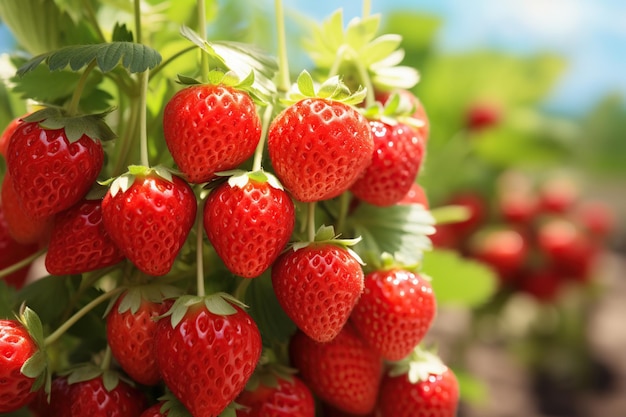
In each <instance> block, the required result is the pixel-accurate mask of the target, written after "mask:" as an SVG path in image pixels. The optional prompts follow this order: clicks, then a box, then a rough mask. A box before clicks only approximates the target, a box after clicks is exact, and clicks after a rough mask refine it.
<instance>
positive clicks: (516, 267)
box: [469, 227, 529, 283]
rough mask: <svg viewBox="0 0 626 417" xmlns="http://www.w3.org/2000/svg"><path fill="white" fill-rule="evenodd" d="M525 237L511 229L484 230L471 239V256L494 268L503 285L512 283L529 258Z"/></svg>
mask: <svg viewBox="0 0 626 417" xmlns="http://www.w3.org/2000/svg"><path fill="white" fill-rule="evenodd" d="M528 253H529V249H528V244H527V242H526V239H525V238H524V236H523V235H522V234H521V233H520V232H518V231H517V230H515V229H513V228H509V227H501V228H484V229H482V230H479V231H477V232H476V233H474V234H473V235H472V236H471V237H470V241H469V254H470V255H471V256H472V257H473V258H475V259H477V260H479V261H481V262H483V263H485V264H487V265H489V266H490V267H492V268H493V269H494V270H495V272H496V273H497V274H498V277H499V279H500V281H501V283H505V282H509V281H511V280H512V279H513V278H514V277H515V275H516V274H517V273H518V272H519V271H520V270H521V269H522V267H523V266H524V264H525V263H526V261H527V258H528Z"/></svg>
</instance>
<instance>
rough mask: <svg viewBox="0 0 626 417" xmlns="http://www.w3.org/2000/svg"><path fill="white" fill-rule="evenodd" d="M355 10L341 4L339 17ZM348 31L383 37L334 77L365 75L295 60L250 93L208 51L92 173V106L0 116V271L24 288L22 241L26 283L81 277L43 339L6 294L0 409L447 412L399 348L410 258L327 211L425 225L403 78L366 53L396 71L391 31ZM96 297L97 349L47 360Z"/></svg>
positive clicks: (98, 132)
mask: <svg viewBox="0 0 626 417" xmlns="http://www.w3.org/2000/svg"><path fill="white" fill-rule="evenodd" d="M335 21H336V19H335ZM372 22H374V23H376V20H371V19H370V20H368V21H366V22H365V23H359V20H358V19H357V20H356V21H353V23H352V27H351V28H352V29H351V30H355V29H354V25H359V24H361V25H362V26H360V27H359V28H360V29H359V30H361V29H364V28H368V27H371V26H372V25H371V23H372ZM374 26H376V25H374ZM349 29H350V28H349ZM357 32H358V30H357ZM346 39H350V37H347V38H346ZM353 40H354V39H353ZM390 40H391V42H390ZM367 41H370V42H372V44H375V45H377V48H378V49H377V50H380V49H381V45H384V43H383V41H385V42H387V43H389V45H386V46H385V47H384V48H383V50H387V49H389V55H390V56H393V57H394V58H392V59H385V58H386V57H381V58H380V59H379V60H373V61H372V62H370V64H371V68H369V67H368V68H366V69H365V71H360V72H359V71H356V70H355V69H353V71H355V73H348V72H347V73H346V74H342V75H343V76H344V77H345V78H346V79H349V80H358V79H359V77H360V78H361V79H360V84H365V85H367V86H368V87H369V88H370V90H369V92H368V90H367V89H366V88H362V87H361V86H360V85H359V86H357V87H355V86H349V85H347V84H345V83H344V82H343V81H342V79H341V78H340V77H338V76H330V77H329V78H328V79H327V80H319V79H317V78H316V79H314V78H313V76H311V75H310V74H309V73H308V72H306V71H303V72H302V73H301V74H300V76H299V78H298V82H297V88H295V89H294V90H292V91H291V92H289V93H284V94H283V93H279V92H278V91H279V89H275V91H273V92H272V94H269V95H268V94H266V92H265V91H263V89H262V88H260V86H259V85H258V84H256V83H255V81H254V75H255V72H254V67H250V68H248V70H249V74H250V77H249V78H245V79H242V77H239V76H238V74H237V73H236V72H235V71H233V70H230V68H229V67H228V65H227V64H228V59H226V58H224V57H221V56H220V57H219V60H217V61H218V62H221V63H222V64H224V65H223V67H220V68H217V69H214V70H212V71H211V72H210V73H207V74H204V78H205V79H204V80H203V82H201V83H196V82H189V80H186V81H188V84H189V85H184V86H177V91H175V92H173V93H172V94H171V96H170V97H168V100H167V103H166V104H165V107H164V111H163V116H162V129H161V132H160V133H162V139H161V136H158V139H157V138H150V139H151V140H152V141H153V142H148V138H146V137H145V136H144V137H143V138H142V139H143V140H145V142H144V143H142V146H143V148H142V161H141V162H142V163H141V164H134V163H126V162H129V161H123V162H122V163H123V164H124V165H125V166H126V172H123V173H120V174H119V175H114V176H113V177H111V178H108V179H107V178H102V177H103V173H105V172H109V170H108V169H109V167H108V165H107V164H117V163H119V161H115V160H114V158H115V157H116V155H119V153H117V152H116V148H114V147H109V146H108V144H103V141H107V140H109V139H112V138H113V136H115V135H114V134H113V129H112V128H110V127H109V126H108V124H107V116H108V113H103V114H98V115H91V114H89V115H81V114H77V113H76V112H75V109H73V108H71V109H65V108H64V109H59V108H56V107H45V108H44V109H43V110H39V111H35V112H33V113H32V114H29V115H25V116H24V117H22V118H20V119H19V120H16V121H15V123H13V124H12V125H11V126H9V127H8V128H7V129H6V131H5V134H4V135H3V136H2V140H1V141H0V144H1V145H2V146H0V149H1V150H2V155H3V157H4V158H5V159H6V167H7V171H6V174H5V175H4V177H3V180H2V200H1V204H0V245H2V246H1V248H2V251H1V252H0V268H2V273H3V276H4V278H5V280H6V283H7V284H10V285H12V286H14V287H16V288H20V287H22V286H23V285H27V284H28V283H27V282H26V281H25V279H26V274H27V273H28V272H29V270H28V267H29V266H30V262H32V261H33V259H34V258H35V257H36V256H38V255H39V256H42V257H43V260H44V268H45V272H43V275H44V276H45V277H44V278H46V279H55V278H59V279H60V277H62V276H74V275H79V276H81V277H82V280H83V281H82V283H81V286H83V285H84V286H85V287H87V288H90V287H93V288H91V289H98V290H99V291H101V292H96V294H98V295H97V296H94V297H93V298H92V299H91V300H90V302H89V303H87V304H86V305H84V306H83V308H82V309H79V310H78V311H76V312H74V315H72V316H71V317H70V318H69V319H68V320H67V321H66V322H64V323H63V324H61V325H60V326H59V327H58V328H57V329H56V330H55V331H53V332H51V333H50V334H49V335H48V336H46V337H44V334H45V331H44V328H46V329H45V330H46V331H47V330H48V329H47V326H46V325H44V324H42V321H41V319H40V318H39V317H38V316H37V314H36V313H35V312H34V311H32V310H30V309H29V308H28V307H25V306H22V308H21V309H20V311H19V313H18V318H16V319H12V320H11V319H10V320H2V321H0V352H3V354H2V355H0V360H1V361H2V366H1V367H0V393H1V395H0V412H1V413H5V412H11V411H14V410H17V409H19V408H21V407H24V406H28V407H29V408H30V410H31V411H32V413H34V414H35V415H37V416H52V417H55V416H77V417H78V416H84V415H95V416H99V415H111V416H123V417H126V416H128V417H135V416H140V415H141V416H165V415H167V416H170V417H174V416H177V415H192V416H194V417H209V416H217V415H231V416H234V415H237V416H270V415H271V416H276V415H290V416H302V417H312V416H313V415H314V414H315V410H316V407H317V408H318V409H319V408H320V407H323V408H326V409H328V410H329V413H347V414H350V415H373V414H374V413H376V415H380V416H383V417H387V416H389V417H391V416H394V417H397V416H400V417H401V416H409V415H410V416H438V417H453V416H454V415H455V413H456V405H457V401H458V397H459V389H458V383H457V381H456V378H455V376H454V374H453V372H452V371H451V370H450V369H449V368H448V367H446V366H445V365H444V364H443V363H442V362H441V361H440V360H439V358H437V357H436V355H434V354H433V353H431V352H426V351H424V350H423V349H422V347H421V344H422V340H423V339H424V337H425V335H426V333H427V332H428V331H429V329H430V327H431V325H432V322H433V320H434V317H435V314H436V299H435V294H434V293H433V290H432V287H431V285H430V278H429V277H427V276H425V275H424V274H422V273H421V272H420V266H421V265H420V262H419V261H420V253H414V254H413V255H414V256H415V258H413V259H403V258H402V256H399V255H397V254H395V253H387V252H386V251H383V250H376V249H375V248H377V246H376V241H375V240H376V239H375V237H372V236H370V237H367V236H366V237H363V236H360V235H357V233H356V231H357V230H359V229H358V228H356V227H355V226H354V224H353V223H350V221H349V220H350V216H351V215H352V214H353V213H355V212H357V211H359V210H362V208H363V207H364V206H365V207H375V208H376V209H378V210H381V211H380V212H381V213H384V212H385V211H384V210H386V209H397V208H398V207H399V208H400V209H399V211H400V212H401V213H413V214H414V215H415V213H417V214H419V216H417V217H418V218H420V219H426V221H425V224H418V226H419V227H417V228H414V229H415V230H416V231H414V232H413V234H414V236H413V237H414V239H409V240H415V241H423V240H424V239H426V240H427V237H426V235H428V234H429V233H431V232H432V221H431V220H430V216H429V214H428V210H427V207H426V203H425V200H424V199H423V190H421V189H419V187H418V186H417V184H416V180H417V177H418V174H419V171H420V168H421V166H422V162H423V160H424V157H425V153H426V143H427V138H428V129H429V126H428V120H427V118H426V115H425V110H424V108H423V106H422V104H421V103H420V102H419V100H418V99H417V98H416V97H415V96H414V95H413V94H412V93H411V92H410V91H409V90H408V88H410V87H412V85H408V86H405V85H404V83H406V82H407V81H406V79H405V78H400V79H399V80H400V81H397V78H394V79H395V80H396V84H394V83H387V84H385V83H384V82H382V81H381V80H382V78H381V77H377V75H378V74H377V73H376V69H377V68H380V65H378V66H376V65H375V64H378V63H379V62H382V61H384V62H386V63H387V64H388V65H389V64H390V63H391V66H392V69H395V70H400V71H402V70H404V71H405V73H406V69H403V68H402V67H399V66H397V65H395V64H397V63H398V62H396V61H397V56H398V54H392V52H393V51H394V50H395V48H396V46H397V43H398V40H397V39H396V38H385V39H383V40H378V41H376V40H372V39H367ZM200 43H201V44H202V46H203V47H204V48H205V49H206V45H205V44H204V43H202V42H200ZM359 44H360V41H359ZM347 45H348V46H350V45H349V44H347ZM344 49H345V48H344ZM363 49H364V50H367V48H364V47H363ZM238 51H239V50H238ZM212 53H214V54H215V53H216V52H215V50H214V49H212ZM316 56H317V57H318V58H319V54H318V55H316ZM213 58H215V55H214V56H213ZM346 59H347V60H348V61H351V60H352V59H353V57H352V56H348V57H347V58H346ZM95 62H96V61H94V65H96V64H95ZM394 63H395V64H394ZM218 66H219V65H218ZM319 66H320V67H321V68H322V69H323V65H322V64H319ZM340 67H341V65H340ZM385 69H386V70H389V69H390V68H385ZM370 70H371V74H370V73H369V72H368V71H370ZM364 73H365V74H370V75H367V77H366V78H364V75H363V74H364ZM408 74H412V72H410V71H409V72H408ZM369 77H371V79H370V78H369ZM392 78H393V77H392ZM183 80H184V79H183V78H182V77H181V81H183ZM376 80H378V83H376V82H375V81H376ZM320 81H321V82H320ZM409 82H410V80H409ZM143 94H146V91H145V90H144V91H143ZM364 97H367V98H366V100H365V103H362V101H363V99H364ZM144 98H145V97H144ZM159 139H160V140H163V141H164V143H165V146H166V153H167V156H166V157H163V155H160V160H165V161H171V163H170V164H167V163H165V164H159V165H155V166H152V165H150V164H149V159H150V158H149V155H150V154H149V149H150V148H151V146H152V147H158V145H156V144H155V143H156V141H157V140H159ZM265 144H267V149H265ZM169 158H171V160H170V159H169ZM414 217H415V216H414ZM318 223H323V225H322V226H320V227H318V226H317V224H318ZM194 226H195V227H194ZM414 229H411V228H409V230H410V231H413V230H414ZM402 230H403V232H404V229H402ZM386 232H387V233H389V234H391V235H392V237H393V232H394V229H393V228H392V227H390V230H388V231H386ZM344 236H352V237H351V238H345V237H344ZM404 236H405V237H406V233H405V235H404ZM362 240H363V241H365V243H367V244H366V245H359V243H360V242H361V241H362ZM398 241H399V239H398ZM205 262H208V266H207V268H206V269H205V268H204V264H205ZM24 267H26V269H24ZM31 272H32V273H35V274H36V273H38V271H35V270H32V271H31ZM31 275H32V274H31ZM38 278H39V279H42V277H38ZM194 278H195V280H194ZM257 280H266V281H267V282H268V283H269V285H270V286H271V288H272V297H266V298H265V299H264V300H263V302H264V303H267V304H268V305H269V304H272V303H275V304H278V306H279V308H280V309H281V310H282V312H283V313H284V314H285V315H286V317H287V318H288V320H289V322H290V324H291V326H292V327H290V329H288V331H289V335H288V338H287V340H283V341H278V342H277V340H275V338H273V337H271V335H269V334H267V333H264V332H263V329H262V328H261V327H260V326H259V325H258V324H257V322H256V321H255V318H254V317H253V316H252V315H251V314H249V313H248V308H249V307H248V305H247V304H246V300H247V297H246V289H247V288H248V286H250V285H252V284H251V282H252V281H257ZM205 285H206V288H205ZM107 300H108V301H109V305H108V307H107V309H106V312H105V319H104V320H105V321H106V326H105V327H106V334H105V335H103V338H104V339H105V342H106V343H105V345H106V347H105V349H103V351H104V353H101V352H98V351H95V352H92V353H93V354H94V356H95V359H94V360H91V361H89V362H87V363H85V362H79V363H73V362H72V360H71V357H70V356H69V355H68V357H66V358H65V359H66V360H65V361H61V362H59V363H57V362H52V361H49V357H50V356H51V355H50V354H49V351H50V350H52V349H57V348H58V343H59V340H60V339H62V338H63V337H64V333H65V332H66V331H67V330H68V328H69V327H71V326H72V325H73V324H75V323H76V321H78V320H80V317H82V316H83V315H84V314H86V313H87V312H88V311H89V309H91V308H94V306H96V305H98V304H99V303H102V302H104V301H107ZM255 308H256V309H257V311H259V310H260V311H262V310H263V306H262V305H261V306H258V305H257V306H255ZM45 324H47V323H45ZM68 343H71V342H68ZM82 348H83V349H88V348H89V347H88V346H84V347H82ZM65 362H69V363H65ZM155 393H158V394H156V395H155ZM331 410H332V411H331Z"/></svg>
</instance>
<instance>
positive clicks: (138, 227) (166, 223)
mask: <svg viewBox="0 0 626 417" xmlns="http://www.w3.org/2000/svg"><path fill="white" fill-rule="evenodd" d="M196 210H197V207H196V198H195V195H194V193H193V190H192V189H191V187H190V186H189V185H188V184H187V183H186V182H185V181H183V180H182V179H181V178H180V177H177V176H175V175H172V174H171V173H170V172H169V171H166V170H164V169H161V168H160V167H157V168H145V167H139V166H132V167H130V171H129V172H128V173H127V174H124V175H122V176H121V177H119V178H118V179H116V180H115V181H114V182H113V183H112V184H111V187H110V188H109V191H108V192H107V194H106V195H105V196H104V199H103V200H102V221H103V223H104V227H105V230H106V231H107V232H108V234H109V236H110V237H111V240H113V242H115V243H116V244H117V246H118V247H119V248H120V250H121V251H122V252H123V253H124V255H125V256H126V257H127V258H128V259H129V260H130V261H131V262H132V263H133V264H135V266H136V267H137V268H139V269H140V270H141V271H143V272H144V273H146V274H149V275H153V276H159V275H164V274H166V273H167V272H169V271H170V269H171V268H172V266H173V264H174V261H175V259H176V256H178V252H179V251H180V249H181V247H182V246H183V244H184V243H185V241H186V239H187V236H188V235H189V231H190V230H191V227H192V226H193V224H194V221H195V217H196Z"/></svg>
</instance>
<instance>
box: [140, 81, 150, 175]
mask: <svg viewBox="0 0 626 417" xmlns="http://www.w3.org/2000/svg"><path fill="white" fill-rule="evenodd" d="M148 73H149V70H146V71H144V72H142V73H141V74H139V83H140V86H141V93H140V94H139V146H140V155H141V164H142V165H143V166H146V167H149V166H150V156H149V155H148V121H147V113H148V108H147V96H148V80H149V77H148Z"/></svg>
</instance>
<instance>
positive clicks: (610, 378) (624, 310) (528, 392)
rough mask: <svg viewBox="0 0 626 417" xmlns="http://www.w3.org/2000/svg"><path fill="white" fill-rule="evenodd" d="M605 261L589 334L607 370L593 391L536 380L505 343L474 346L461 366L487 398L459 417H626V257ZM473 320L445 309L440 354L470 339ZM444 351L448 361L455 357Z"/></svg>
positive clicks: (464, 407) (437, 328)
mask: <svg viewBox="0 0 626 417" xmlns="http://www.w3.org/2000/svg"><path fill="white" fill-rule="evenodd" d="M605 258H606V259H603V260H602V265H601V268H600V270H601V271H602V273H601V274H599V276H598V279H599V280H600V282H599V287H600V295H599V296H598V297H597V299H595V300H594V302H593V303H592V305H591V306H590V308H589V315H588V325H587V326H585V329H584V331H585V332H586V338H587V341H588V348H589V354H590V356H592V357H593V358H595V359H596V360H597V361H598V362H599V363H601V364H603V365H605V366H603V367H599V368H598V369H596V370H595V371H596V372H595V373H594V376H593V378H594V379H593V383H592V385H593V388H588V389H582V390H581V389H573V388H572V387H571V385H572V384H571V381H561V383H559V384H556V383H554V381H552V380H548V381H546V380H545V379H540V380H537V378H536V375H535V374H533V372H531V370H530V369H528V368H527V367H525V366H524V365H523V363H522V361H520V360H519V358H518V357H516V356H515V355H514V354H512V352H511V351H510V350H508V349H506V348H505V345H504V344H503V343H501V341H499V340H472V342H471V343H470V344H468V345H466V348H465V349H463V359H462V360H463V363H464V364H465V366H466V367H467V371H468V372H469V373H470V374H471V375H472V376H473V377H475V378H477V379H478V380H479V381H481V382H482V384H483V386H484V388H485V390H486V394H487V395H486V400H485V401H483V402H481V403H479V404H472V403H467V402H464V403H462V404H461V409H460V410H459V417H548V416H550V417H556V416H560V417H626V257H625V256H623V254H622V255H620V254H618V253H610V254H608V255H607V256H606V257H605ZM470 319H471V317H470V316H469V315H468V313H467V312H463V311H458V310H454V309H452V308H450V309H445V308H444V309H440V312H439V314H438V317H437V320H436V323H435V325H434V327H433V330H432V336H431V337H432V338H433V339H434V341H435V342H438V345H439V346H440V347H441V348H444V349H445V347H446V346H451V345H452V346H454V343H455V342H458V340H459V339H463V337H464V336H466V335H467V334H466V332H467V329H468V328H469V322H470ZM441 348H440V354H441V356H442V357H443V358H444V359H446V356H448V357H452V355H453V354H454V353H453V352H446V351H445V350H442V349H441ZM594 369H595V368H594ZM568 382H569V383H570V384H569V386H568ZM538 393H540V394H541V395H537V394H538Z"/></svg>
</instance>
